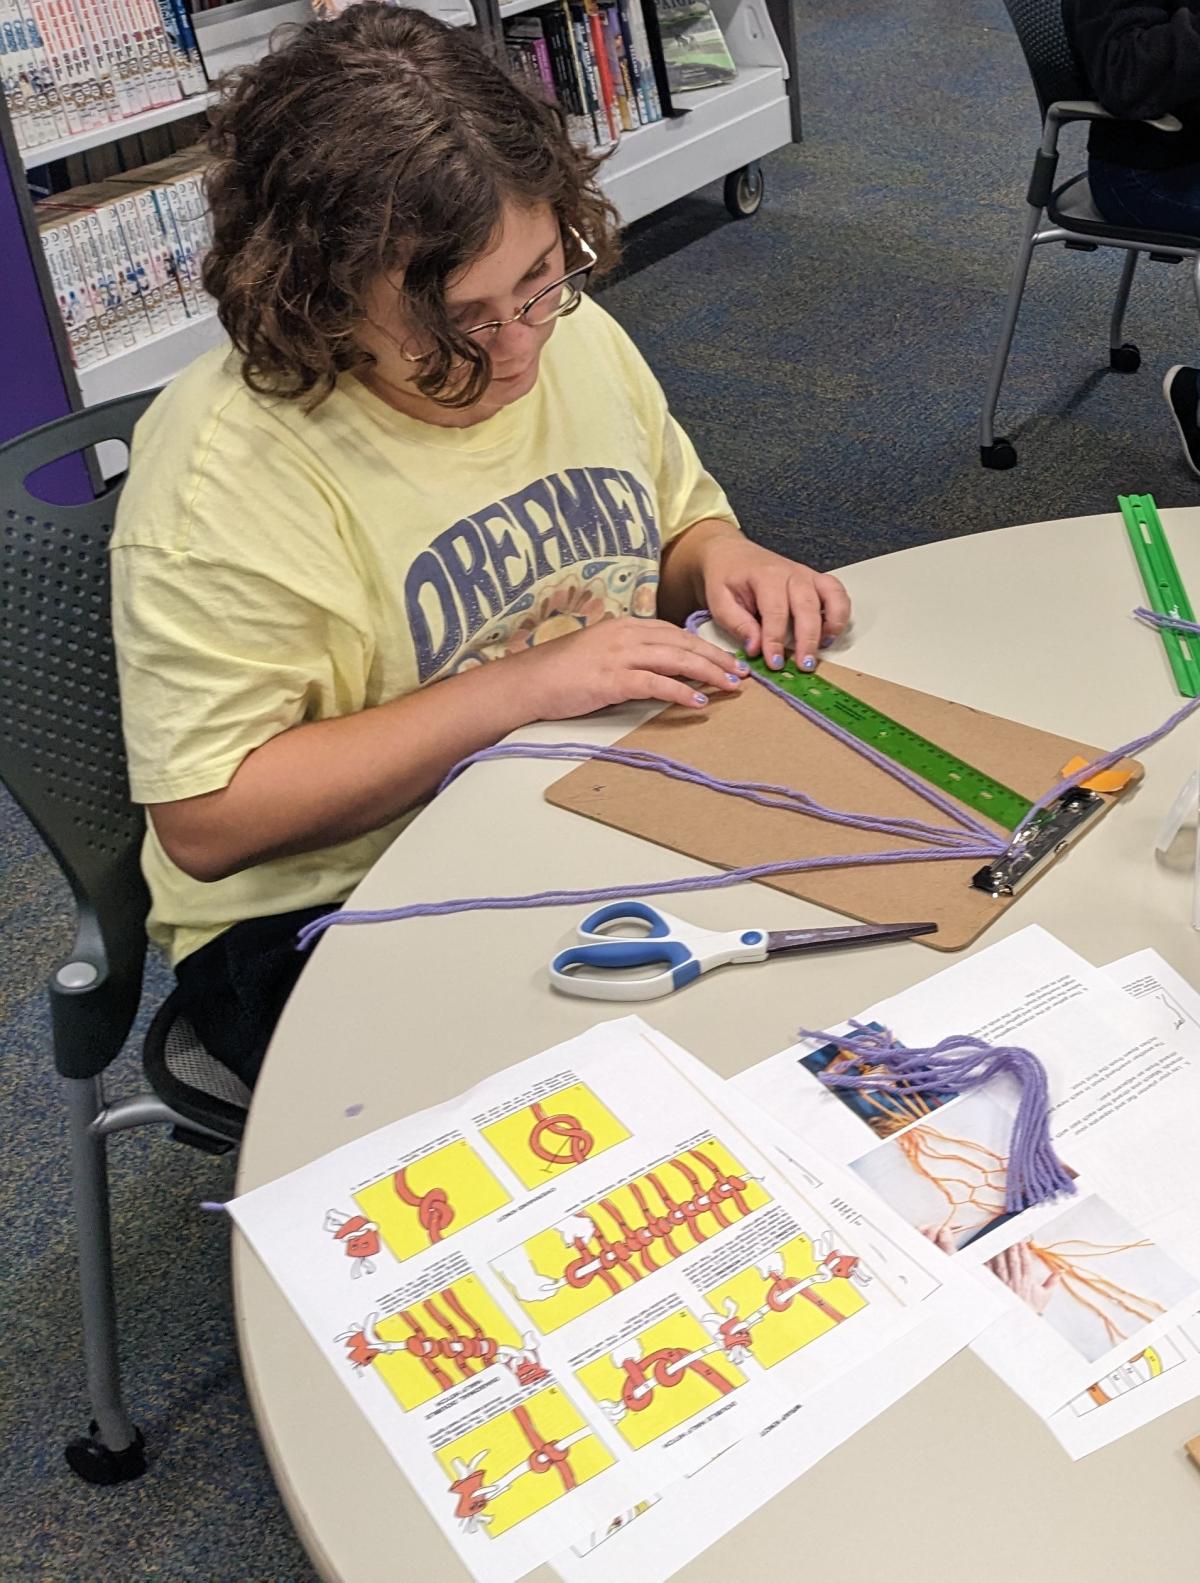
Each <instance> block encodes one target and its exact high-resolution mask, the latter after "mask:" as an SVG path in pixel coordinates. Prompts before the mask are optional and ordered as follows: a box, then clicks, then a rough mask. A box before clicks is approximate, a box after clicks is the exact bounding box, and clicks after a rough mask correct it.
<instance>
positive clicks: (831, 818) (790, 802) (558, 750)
mask: <svg viewBox="0 0 1200 1583" xmlns="http://www.w3.org/2000/svg"><path fill="white" fill-rule="evenodd" d="M513 758H515V759H547V758H549V759H564V760H586V761H589V762H590V761H594V760H599V761H600V762H601V763H605V764H620V765H624V766H625V767H626V768H629V769H640V770H650V771H652V772H653V773H655V774H657V775H665V776H667V777H668V778H669V779H671V780H677V781H683V782H685V783H687V784H689V785H692V786H699V787H701V788H702V789H703V790H705V791H712V792H717V793H719V794H721V795H722V796H727V797H738V798H740V799H742V800H743V801H745V802H753V803H757V804H758V805H759V806H760V807H763V808H774V809H777V810H779V811H780V812H783V813H802V814H807V815H809V816H810V817H812V818H814V819H823V820H825V821H826V822H827V823H829V824H838V825H844V826H849V827H851V828H853V829H857V830H868V831H872V832H874V833H876V834H880V835H894V836H901V837H906V838H912V839H915V840H919V841H926V842H929V843H930V844H931V845H938V846H963V845H966V846H970V847H971V848H972V849H974V848H975V847H977V846H978V845H979V839H980V838H979V837H978V836H972V835H970V834H969V833H968V832H967V831H965V830H948V829H947V828H946V827H945V826H944V825H932V824H927V823H926V822H925V821H924V820H923V819H905V818H900V817H895V816H891V815H888V814H866V813H862V814H858V813H855V814H851V813H846V812H844V811H843V810H841V809H837V808H827V807H826V806H825V805H824V804H823V803H819V802H817V800H816V799H815V798H814V797H810V796H809V795H808V793H807V792H803V791H799V790H798V789H796V788H795V787H791V786H775V785H772V784H770V783H769V782H767V781H739V780H725V779H723V778H722V777H720V776H715V775H708V774H706V773H705V771H703V770H699V769H696V768H695V766H694V765H691V764H685V763H683V762H682V761H681V760H679V759H672V758H667V757H666V756H665V755H663V754H660V753H647V752H644V751H642V750H641V749H633V748H620V747H593V746H590V745H589V744H588V743H586V742H553V743H549V744H546V745H541V744H538V743H533V742H503V743H499V744H498V745H497V746H495V747H488V748H480V749H479V750H478V751H477V752H475V753H472V754H470V755H469V756H468V757H467V758H465V759H461V760H460V761H459V762H458V763H457V764H456V765H455V766H454V768H453V769H452V770H451V771H450V772H449V774H448V775H447V776H446V779H445V780H444V781H443V782H442V784H441V786H440V787H439V788H438V791H439V793H440V792H441V791H444V790H445V788H446V787H447V786H448V785H449V784H450V783H451V781H453V780H456V779H457V778H458V776H459V775H461V774H462V772H463V770H465V769H467V768H469V767H470V766H471V765H472V764H479V763H485V762H487V761H489V760H494V759H513ZM989 834H990V833H989ZM993 839H994V840H995V843H996V848H997V851H1002V850H1003V848H1004V843H1003V841H1001V840H1000V839H999V838H998V837H994V838H993Z"/></svg>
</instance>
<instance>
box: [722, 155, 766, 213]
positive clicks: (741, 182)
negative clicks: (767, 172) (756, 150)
mask: <svg viewBox="0 0 1200 1583" xmlns="http://www.w3.org/2000/svg"><path fill="white" fill-rule="evenodd" d="M763 186H764V182H763V173H762V166H761V165H760V164H759V163H758V161H757V160H755V162H754V163H753V165H743V166H742V168H741V170H735V171H731V172H730V174H729V175H728V176H726V178H725V207H726V208H727V209H728V210H729V212H730V214H731V215H732V216H733V218H734V219H735V220H748V219H749V218H750V216H751V215H752V214H757V213H758V211H759V209H760V208H761V207H762V201H763Z"/></svg>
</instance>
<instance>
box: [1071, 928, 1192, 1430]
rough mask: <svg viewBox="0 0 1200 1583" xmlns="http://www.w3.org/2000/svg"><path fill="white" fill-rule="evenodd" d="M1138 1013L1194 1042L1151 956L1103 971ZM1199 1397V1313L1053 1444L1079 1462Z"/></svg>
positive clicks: (1188, 1015)
mask: <svg viewBox="0 0 1200 1583" xmlns="http://www.w3.org/2000/svg"><path fill="white" fill-rule="evenodd" d="M1103 971H1104V976H1105V977H1106V978H1108V979H1110V980H1111V981H1112V982H1113V983H1114V984H1116V985H1117V986H1118V987H1119V988H1120V989H1122V990H1123V991H1124V993H1125V994H1126V995H1128V996H1130V997H1131V999H1133V1000H1135V1001H1137V1002H1138V1003H1139V1009H1140V1010H1143V1011H1145V1012H1146V1013H1147V1014H1148V1015H1149V1016H1152V1017H1156V1018H1158V1019H1159V1023H1160V1026H1162V1025H1164V1024H1165V1031H1166V1033H1167V1034H1168V1035H1174V1034H1177V1033H1179V1032H1180V1031H1181V1030H1182V1029H1190V1030H1191V1032H1192V1033H1193V1035H1195V1034H1200V995H1198V994H1197V993H1196V991H1195V990H1194V989H1193V988H1192V986H1191V985H1190V984H1189V983H1188V982H1187V981H1186V980H1185V979H1183V978H1182V977H1181V976H1180V975H1179V974H1178V973H1177V972H1176V971H1175V969H1174V968H1173V967H1171V965H1170V964H1169V963H1168V962H1165V961H1164V960H1163V958H1162V957H1161V956H1159V954H1158V952H1157V951H1138V952H1135V953H1134V955H1132V956H1127V957H1123V958H1122V959H1121V960H1120V961H1119V962H1112V963H1110V964H1109V965H1108V966H1107V967H1106V968H1104V970H1103ZM1196 1396H1200V1313H1197V1314H1196V1315H1195V1316H1193V1317H1192V1318H1191V1319H1188V1320H1185V1322H1184V1323H1183V1324H1182V1325H1180V1326H1179V1327H1178V1328H1177V1329H1175V1330H1171V1331H1168V1332H1167V1334H1166V1335H1165V1336H1162V1337H1160V1338H1159V1339H1158V1340H1157V1341H1155V1342H1152V1343H1150V1344H1149V1345H1147V1346H1145V1347H1142V1348H1141V1349H1140V1350H1139V1351H1137V1352H1134V1353H1131V1354H1130V1356H1129V1357H1127V1358H1126V1359H1125V1361H1124V1362H1123V1363H1121V1364H1119V1365H1118V1366H1117V1367H1116V1368H1115V1369H1111V1370H1109V1372H1108V1373H1107V1374H1105V1375H1104V1376H1103V1377H1102V1378H1100V1379H1096V1380H1094V1381H1093V1382H1092V1383H1091V1385H1089V1386H1088V1388H1087V1390H1086V1391H1081V1392H1080V1394H1079V1395H1078V1396H1076V1397H1075V1398H1074V1399H1073V1400H1072V1401H1071V1402H1069V1403H1068V1404H1067V1406H1066V1407H1062V1408H1060V1409H1059V1410H1058V1412H1056V1413H1054V1414H1053V1415H1052V1416H1051V1417H1050V1418H1049V1419H1048V1420H1047V1423H1048V1424H1049V1427H1050V1429H1051V1430H1052V1431H1053V1433H1054V1435H1055V1437H1056V1439H1057V1440H1058V1442H1059V1444H1060V1445H1061V1446H1062V1447H1063V1449H1064V1450H1065V1451H1067V1452H1068V1453H1069V1454H1070V1456H1071V1457H1072V1458H1073V1459H1074V1460H1076V1461H1078V1460H1079V1458H1080V1457H1085V1456H1087V1455H1088V1454H1089V1452H1092V1451H1099V1450H1100V1449H1101V1448H1102V1447H1103V1446H1108V1445H1111V1444H1112V1443H1113V1441H1114V1440H1120V1439H1121V1437H1122V1436H1123V1435H1128V1434H1132V1432H1133V1431H1134V1430H1135V1429H1140V1428H1141V1427H1142V1425H1143V1424H1148V1423H1152V1422H1153V1420H1154V1419H1156V1418H1161V1417H1162V1415H1163V1413H1169V1412H1170V1411H1171V1409H1172V1408H1174V1407H1181V1406H1182V1405H1183V1403H1184V1402H1189V1401H1191V1400H1192V1399H1193V1397H1196Z"/></svg>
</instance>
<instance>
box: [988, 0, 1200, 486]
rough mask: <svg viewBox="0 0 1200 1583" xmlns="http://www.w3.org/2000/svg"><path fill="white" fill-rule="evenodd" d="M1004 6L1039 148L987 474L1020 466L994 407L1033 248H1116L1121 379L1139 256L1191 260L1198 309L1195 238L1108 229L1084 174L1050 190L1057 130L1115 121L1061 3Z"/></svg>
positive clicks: (992, 386)
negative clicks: (1029, 81) (1025, 71)
mask: <svg viewBox="0 0 1200 1583" xmlns="http://www.w3.org/2000/svg"><path fill="white" fill-rule="evenodd" d="M1004 5H1005V9H1006V10H1007V11H1008V14H1009V17H1010V18H1011V20H1012V24H1013V27H1014V28H1015V29H1016V33H1017V38H1018V40H1019V42H1020V45H1021V49H1022V50H1023V52H1024V55H1025V61H1026V64H1027V65H1028V67H1029V74H1030V76H1031V77H1032V78H1033V86H1034V90H1035V92H1036V93H1037V98H1038V105H1039V107H1040V109H1041V113H1042V142H1041V147H1040V148H1039V149H1038V151H1037V154H1036V155H1035V156H1034V161H1033V173H1032V175H1031V176H1030V179H1029V191H1028V194H1027V202H1028V205H1029V211H1028V214H1027V216H1026V221H1025V230H1024V234H1023V235H1022V237H1021V245H1020V248H1019V250H1018V252H1017V266H1016V270H1015V271H1014V273H1013V279H1012V286H1011V288H1010V290H1009V294H1008V308H1007V311H1006V314H1005V320H1004V329H1003V331H1002V332H1001V336H1000V344H999V345H998V346H997V348H996V353H995V356H994V358H993V360H992V370H991V376H990V378H989V380H988V388H987V395H986V396H985V397H984V403H983V413H982V416H981V419H980V426H979V459H980V461H981V462H982V463H983V465H984V466H985V467H992V468H1005V467H1012V466H1014V465H1015V463H1016V460H1017V452H1016V447H1015V446H1014V445H1013V443H1012V441H1011V440H1008V439H1005V438H1004V437H1003V436H1000V437H997V435H996V432H995V421H996V404H997V402H998V401H999V399H1000V386H1001V384H1002V383H1003V380H1004V370H1005V368H1006V367H1007V366H1008V354H1009V349H1010V348H1011V346H1012V339H1013V332H1014V330H1015V329H1016V326H1017V319H1018V317H1019V316H1020V312H1021V298H1022V296H1023V295H1024V292H1025V280H1026V276H1027V275H1028V274H1029V263H1030V260H1031V259H1032V257H1033V250H1034V248H1036V247H1041V246H1044V245H1045V244H1046V243H1049V242H1062V243H1063V245H1064V246H1066V247H1068V248H1074V249H1076V250H1079V251H1083V252H1089V253H1094V252H1095V251H1096V249H1097V248H1098V247H1116V248H1121V249H1122V250H1123V251H1124V253H1125V265H1124V268H1123V270H1122V272H1121V281H1120V285H1119V286H1118V287H1117V300H1116V302H1115V303H1114V304H1113V310H1112V316H1111V318H1110V320H1109V328H1108V348H1109V349H1108V361H1109V367H1110V368H1114V369H1117V370H1119V371H1120V372H1121V373H1126V374H1131V373H1133V372H1134V371H1135V369H1137V367H1138V366H1139V364H1140V363H1141V353H1140V352H1139V351H1138V349H1137V347H1136V346H1135V345H1134V344H1133V343H1132V342H1131V341H1123V340H1122V339H1121V332H1122V327H1123V325H1124V322H1125V309H1126V306H1127V304H1128V302H1129V291H1130V287H1131V286H1132V285H1133V272H1134V270H1135V269H1136V267H1137V261H1138V255H1139V254H1141V253H1148V254H1149V255H1150V257H1151V258H1152V259H1155V260H1157V261H1159V262H1163V263H1169V264H1174V263H1178V261H1179V260H1180V259H1181V258H1186V259H1190V260H1191V261H1192V281H1193V285H1194V287H1195V290H1196V297H1197V304H1198V306H1200V237H1196V236H1182V235H1179V234H1177V233H1174V232H1167V231H1161V232H1160V231H1135V230H1131V229H1129V228H1128V227H1123V226H1119V225H1113V224H1111V223H1110V222H1109V221H1108V220H1106V219H1104V217H1103V216H1102V215H1101V214H1100V212H1099V210H1098V209H1097V208H1096V206H1095V204H1094V203H1093V201H1092V194H1091V189H1090V187H1089V186H1088V179H1087V175H1086V173H1082V174H1080V175H1077V176H1072V177H1071V178H1070V180H1069V181H1065V182H1063V183H1061V184H1060V185H1059V186H1055V184H1054V183H1055V175H1056V173H1057V169H1058V135H1059V131H1060V130H1061V128H1062V127H1064V126H1065V125H1067V124H1068V123H1069V122H1071V121H1109V120H1112V119H1113V117H1112V116H1110V115H1109V113H1108V111H1107V110H1105V109H1103V108H1102V107H1101V106H1100V105H1099V104H1097V103H1096V102H1095V100H1093V99H1090V98H1089V97H1088V87H1087V84H1086V83H1085V82H1084V81H1083V79H1082V78H1081V77H1080V75H1079V68H1078V66H1077V65H1076V63H1075V57H1074V55H1073V54H1072V51H1071V45H1070V42H1069V40H1068V38H1067V33H1066V28H1065V27H1064V25H1063V19H1062V0H1004ZM1150 125H1152V126H1156V127H1158V128H1160V129H1161V130H1162V131H1164V132H1171V131H1178V130H1179V122H1178V121H1177V120H1176V119H1175V117H1174V116H1164V117H1163V118H1162V119H1161V120H1157V121H1152V122H1151V123H1150Z"/></svg>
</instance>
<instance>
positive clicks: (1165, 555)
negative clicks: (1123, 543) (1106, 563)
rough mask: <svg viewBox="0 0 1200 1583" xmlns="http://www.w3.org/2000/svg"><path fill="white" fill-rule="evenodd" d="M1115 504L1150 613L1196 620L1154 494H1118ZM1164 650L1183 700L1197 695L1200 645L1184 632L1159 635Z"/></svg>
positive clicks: (1199, 678)
mask: <svg viewBox="0 0 1200 1583" xmlns="http://www.w3.org/2000/svg"><path fill="white" fill-rule="evenodd" d="M1117 504H1118V505H1119V506H1120V508H1121V515H1122V516H1123V517H1124V518H1125V531H1126V533H1128V535H1129V543H1130V545H1131V547H1132V549H1133V554H1134V559H1135V560H1136V561H1137V563H1138V570H1139V571H1140V572H1141V574H1142V582H1143V583H1144V584H1145V586H1146V597H1147V599H1148V600H1149V601H1150V608H1151V610H1156V611H1157V612H1158V614H1159V615H1160V616H1181V617H1182V618H1183V620H1184V621H1195V619H1196V617H1195V616H1194V615H1193V613H1192V606H1191V601H1190V600H1189V599H1188V596H1187V590H1186V589H1185V588H1184V586H1183V579H1182V578H1181V577H1180V575H1179V568H1178V566H1176V564H1175V557H1174V556H1173V555H1172V554H1171V546H1170V545H1169V544H1168V543H1167V535H1166V534H1165V532H1164V531H1163V525H1162V523H1161V521H1160V520H1159V516H1158V507H1157V506H1156V505H1155V504H1154V496H1153V495H1118V496H1117ZM1159 636H1160V637H1161V638H1162V640H1163V647H1164V648H1165V649H1166V651H1167V659H1168V660H1169V661H1170V665H1171V670H1172V671H1173V672H1174V674H1175V685H1176V686H1177V687H1178V688H1179V691H1180V692H1181V693H1182V694H1183V696H1184V697H1185V698H1195V697H1196V695H1197V693H1200V657H1198V656H1200V642H1198V641H1197V640H1196V639H1195V638H1193V637H1190V636H1189V635H1188V634H1187V633H1185V632H1168V631H1163V632H1161V633H1160V634H1159Z"/></svg>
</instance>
